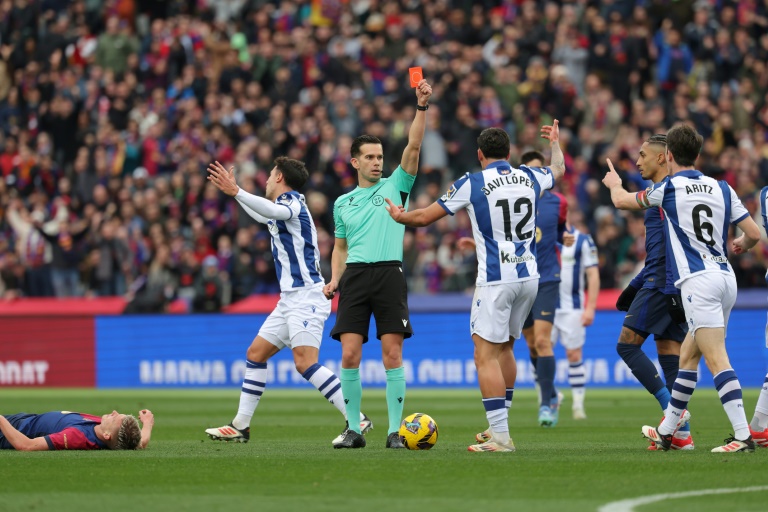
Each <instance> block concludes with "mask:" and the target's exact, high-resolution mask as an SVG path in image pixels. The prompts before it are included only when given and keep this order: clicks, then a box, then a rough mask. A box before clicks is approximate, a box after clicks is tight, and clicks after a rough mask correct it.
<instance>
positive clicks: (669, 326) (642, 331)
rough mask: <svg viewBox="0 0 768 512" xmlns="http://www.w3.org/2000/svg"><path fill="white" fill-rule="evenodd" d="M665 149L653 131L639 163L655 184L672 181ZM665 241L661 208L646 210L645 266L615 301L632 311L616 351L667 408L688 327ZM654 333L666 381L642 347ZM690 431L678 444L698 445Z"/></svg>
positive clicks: (679, 446)
mask: <svg viewBox="0 0 768 512" xmlns="http://www.w3.org/2000/svg"><path fill="white" fill-rule="evenodd" d="M666 149H667V136H666V135H665V134H656V135H652V136H651V137H649V138H648V140H646V141H645V142H643V145H642V146H641V147H640V153H639V156H638V159H637V162H636V165H637V168H638V169H639V170H640V175H641V176H642V177H643V179H646V180H650V181H651V182H653V183H654V184H657V183H661V182H662V181H667V180H669V171H668V169H667V159H666V156H665V153H666ZM666 245H667V242H666V240H665V235H664V217H663V215H662V210H661V207H654V208H648V209H646V210H645V254H646V256H645V266H644V267H643V270H642V271H640V273H639V274H638V275H637V276H635V278H634V279H632V282H630V283H629V285H628V286H627V287H626V288H625V289H624V291H623V292H622V293H621V295H620V296H619V300H618V301H617V302H616V309H618V310H619V311H626V312H627V315H626V316H625V317H624V325H623V327H622V328H621V334H619V342H618V344H617V345H616V352H618V354H619V356H620V357H621V359H622V360H623V361H624V362H625V363H626V364H627V366H628V367H629V369H630V370H631V371H632V374H633V375H634V376H635V377H636V378H637V380H638V381H640V383H641V384H642V385H643V387H645V389H647V390H648V392H649V393H650V394H651V395H653V396H654V397H655V398H656V400H657V401H658V402H659V405H660V406H661V410H662V412H663V411H666V409H667V406H668V405H669V399H670V396H671V393H672V385H673V384H674V382H675V379H676V378H677V372H678V369H679V367H680V344H681V343H682V342H683V340H684V339H685V335H686V333H687V332H688V325H687V323H686V320H685V311H684V310H683V305H682V302H681V298H680V291H679V290H678V289H677V288H675V283H674V282H673V281H672V279H671V278H670V279H668V278H667V263H666V262H667V256H666ZM651 334H653V338H654V341H655V342H656V353H657V354H658V356H659V364H661V369H662V370H663V372H664V381H662V379H661V377H660V376H659V372H658V370H656V366H655V365H654V364H653V362H652V361H651V360H650V359H649V358H648V356H647V355H646V354H645V352H643V350H642V346H643V343H644V342H645V340H646V339H647V338H648V337H649V336H650V335H651ZM665 382H666V385H665ZM690 430H691V428H690V425H689V424H688V423H685V424H684V425H682V426H681V427H680V429H679V431H677V432H675V435H674V437H673V438H672V448H673V449H675V450H693V447H694V445H693V438H692V437H691V432H690ZM649 449H650V450H655V449H656V443H654V442H651V446H650V447H649Z"/></svg>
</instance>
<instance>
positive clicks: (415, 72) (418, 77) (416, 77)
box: [408, 66, 424, 88]
mask: <svg viewBox="0 0 768 512" xmlns="http://www.w3.org/2000/svg"><path fill="white" fill-rule="evenodd" d="M408 77H409V78H410V79H411V87H414V88H415V87H418V86H419V82H421V81H422V80H423V79H424V73H423V72H422V71H421V66H419V67H416V68H408Z"/></svg>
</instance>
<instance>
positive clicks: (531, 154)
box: [520, 151, 544, 165]
mask: <svg viewBox="0 0 768 512" xmlns="http://www.w3.org/2000/svg"><path fill="white" fill-rule="evenodd" d="M534 160H540V161H541V163H542V164H543V163H544V155H542V154H541V153H539V152H538V151H526V152H525V153H523V154H522V155H520V165H528V164H529V163H531V162H533V161H534Z"/></svg>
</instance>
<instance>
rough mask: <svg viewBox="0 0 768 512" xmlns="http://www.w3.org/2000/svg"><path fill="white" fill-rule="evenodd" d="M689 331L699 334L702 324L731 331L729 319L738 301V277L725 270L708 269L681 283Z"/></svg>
mask: <svg viewBox="0 0 768 512" xmlns="http://www.w3.org/2000/svg"><path fill="white" fill-rule="evenodd" d="M680 295H682V298H683V308H685V317H686V319H687V320H688V332H689V333H690V334H691V335H695V334H696V330H697V329H700V328H701V327H711V328H717V327H723V328H724V329H725V330H726V333H727V331H728V318H729V317H730V316H731V310H732V309H733V305H734V304H735V303H736V277H735V276H734V275H733V274H725V273H722V272H705V273H703V274H698V275H695V276H692V277H689V278H688V279H686V280H685V281H683V282H682V283H681V285H680Z"/></svg>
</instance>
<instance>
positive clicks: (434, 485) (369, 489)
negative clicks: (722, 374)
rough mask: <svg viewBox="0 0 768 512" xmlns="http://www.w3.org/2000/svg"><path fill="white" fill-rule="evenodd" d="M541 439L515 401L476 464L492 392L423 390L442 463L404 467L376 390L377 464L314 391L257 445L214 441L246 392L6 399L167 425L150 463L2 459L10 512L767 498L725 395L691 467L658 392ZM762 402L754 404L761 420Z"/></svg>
mask: <svg viewBox="0 0 768 512" xmlns="http://www.w3.org/2000/svg"><path fill="white" fill-rule="evenodd" d="M565 392H566V401H565V403H564V406H563V414H562V415H561V420H560V424H559V425H558V426H557V427H556V428H554V429H548V430H545V429H542V428H539V427H538V426H537V425H536V404H535V397H534V394H533V392H532V391H520V392H518V393H516V394H515V400H514V403H513V406H512V409H511V411H510V412H511V415H510V427H511V430H512V437H513V439H514V442H515V444H516V445H517V452H516V453H498V454H497V453H469V452H467V451H466V449H467V446H468V445H469V444H471V442H472V440H473V438H474V435H475V433H476V432H478V431H479V430H482V429H483V428H485V426H486V425H487V423H486V420H485V415H484V412H483V409H482V404H481V402H480V397H479V392H478V391H474V390H462V391H442V390H441V391H424V390H411V391H409V393H408V397H407V401H406V406H405V413H411V412H426V413H428V414H430V415H431V416H432V417H434V418H435V420H436V421H437V423H438V426H439V429H440V438H439V440H438V443H437V445H436V446H435V448H433V449H432V450H430V451H424V452H418V451H416V452H410V451H405V450H398V451H391V450H386V449H385V448H384V443H385V439H386V434H387V421H386V407H385V401H384V394H383V391H379V390H365V391H364V396H363V410H364V411H365V412H366V413H367V414H368V415H369V416H370V417H371V419H372V420H373V422H374V430H373V431H372V432H370V433H369V434H368V436H367V441H368V447H367V448H365V449H363V450H348V451H347V450H334V449H332V447H331V440H332V439H333V438H334V437H335V436H336V435H337V434H338V433H339V432H340V431H341V427H342V426H343V423H342V421H341V417H340V416H339V415H338V413H337V412H336V410H335V409H333V407H331V406H330V405H329V404H328V403H327V402H325V400H324V399H323V398H322V397H321V396H319V394H318V393H317V392H316V391H314V390H306V391H304V390H301V391H284V390H269V389H268V390H267V393H266V394H265V395H264V399H263V400H262V403H261V404H260V405H259V408H258V410H257V411H256V415H255V416H254V420H253V423H252V425H251V432H252V433H251V436H252V437H251V442H250V443H248V444H234V443H230V444H227V443H223V442H214V441H211V440H209V439H208V438H207V437H206V436H205V434H204V433H203V431H204V430H205V428H208V427H213V426H220V425H223V424H225V423H228V422H229V421H230V420H231V418H232V416H233V414H234V412H235V411H236V408H237V400H238V390H236V389H235V390H227V391H223V390H222V391H219V390H215V391H207V390H206V391H186V390H183V391H182V390H178V391H176V390H120V391H94V390H12V389H4V390H2V391H0V409H1V410H0V413H4V414H12V413H16V412H21V411H26V412H44V411H48V410H62V409H63V410H79V411H82V412H87V413H92V414H103V413H105V412H109V411H111V410H112V409H117V410H119V411H121V412H134V413H135V411H137V410H138V409H140V408H145V407H146V408H149V409H151V410H152V411H153V412H154V414H155V420H156V424H155V431H154V434H153V438H152V442H151V444H150V447H149V449H148V450H146V451H143V452H142V451H139V452H68V453H63V452H62V453H56V452H38V453H21V452H13V451H3V452H0V511H2V512H5V511H17V510H18V511H43V510H55V511H70V510H71V511H78V512H83V511H90V510H97V509H101V510H103V509H123V507H126V508H125V509H128V510H141V511H154V510H169V511H198V510H199V511H225V512H232V511H240V510H253V511H258V512H264V511H272V510H276V511H281V512H287V511H293V510H300V511H302V512H315V511H344V510H358V511H364V512H372V511H379V510H382V511H383V510H385V511H388V512H389V511H393V510H412V511H413V510H434V511H454V510H455V511H473V510H479V511H491V510H504V511H558V512H559V511H587V510H589V511H595V510H597V509H598V508H599V507H601V506H603V505H605V504H606V503H609V502H613V501H617V500H623V499H629V498H637V497H641V496H647V495H653V494H659V493H666V492H683V491H694V490H702V489H719V488H733V487H749V486H762V485H765V484H766V483H767V482H766V477H765V475H766V472H765V468H766V466H767V465H768V449H761V448H758V451H757V452H756V453H754V454H743V453H739V454H730V455H728V454H712V453H709V450H710V449H711V448H713V447H714V446H717V445H719V444H721V443H722V440H723V438H724V437H726V435H728V434H729V430H730V425H729V423H728V420H727V418H726V416H725V413H724V412H723V410H722V407H721V405H720V402H719V400H718V398H717V395H716V393H715V391H714V390H713V389H711V388H704V389H699V390H698V391H697V392H696V395H695V396H694V398H693V401H692V403H691V412H692V414H693V420H692V426H693V435H694V440H695V443H696V450H695V451H693V452H667V453H663V452H648V451H646V447H647V443H646V442H645V441H644V440H643V439H642V437H641V434H640V427H641V426H642V425H643V424H644V423H656V422H658V421H659V418H660V416H661V415H660V413H659V411H658V409H657V406H656V405H655V401H654V400H653V398H652V397H650V396H649V395H648V394H647V393H646V392H645V391H644V390H629V391H628V390H588V391H587V402H586V404H587V414H588V415H589V418H588V419H587V420H586V421H580V422H576V421H573V420H572V419H571V417H570V400H569V392H568V390H565ZM756 399H757V392H756V391H755V390H747V391H745V402H746V404H745V407H746V408H747V413H748V414H747V417H748V418H751V414H752V411H753V409H754V404H755V401H756ZM660 506H664V508H665V509H667V510H669V509H670V508H669V507H671V509H673V510H675V512H684V511H696V512H701V511H710V510H711V511H721V510H729V511H736V510H738V511H758V510H759V511H764V510H767V509H768V491H767V490H763V491H759V492H744V493H735V494H723V495H711V496H694V497H688V498H685V499H675V500H674V501H668V502H666V504H665V505H659V504H658V503H656V504H647V505H643V506H638V507H636V508H635V509H634V510H637V511H638V512H643V511H657V510H659V507H660Z"/></svg>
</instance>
